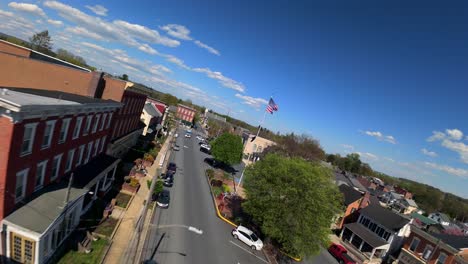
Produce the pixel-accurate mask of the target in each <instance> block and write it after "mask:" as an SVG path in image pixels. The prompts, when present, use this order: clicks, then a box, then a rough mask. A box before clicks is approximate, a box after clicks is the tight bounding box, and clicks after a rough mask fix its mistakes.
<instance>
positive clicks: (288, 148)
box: [265, 133, 325, 161]
mask: <svg viewBox="0 0 468 264" xmlns="http://www.w3.org/2000/svg"><path fill="white" fill-rule="evenodd" d="M276 143H277V145H273V146H270V147H268V148H266V149H265V154H268V153H278V154H281V155H283V156H288V157H301V158H303V159H305V160H308V161H314V160H324V159H325V151H323V149H322V147H321V146H320V144H319V142H318V141H317V140H315V139H313V138H311V137H309V136H307V135H301V136H298V135H295V134H294V133H291V134H286V135H284V136H280V137H279V138H278V139H277V141H276Z"/></svg>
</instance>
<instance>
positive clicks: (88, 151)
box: [84, 141, 93, 164]
mask: <svg viewBox="0 0 468 264" xmlns="http://www.w3.org/2000/svg"><path fill="white" fill-rule="evenodd" d="M92 149H93V142H92V141H91V142H89V143H88V149H87V150H86V159H85V162H84V163H85V164H86V163H88V161H89V158H90V157H91V150H92Z"/></svg>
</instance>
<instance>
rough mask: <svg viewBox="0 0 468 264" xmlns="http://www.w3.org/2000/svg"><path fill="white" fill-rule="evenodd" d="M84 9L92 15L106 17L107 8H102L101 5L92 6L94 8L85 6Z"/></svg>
mask: <svg viewBox="0 0 468 264" xmlns="http://www.w3.org/2000/svg"><path fill="white" fill-rule="evenodd" d="M86 8H88V9H89V10H91V11H93V13H94V14H96V15H99V16H107V11H108V10H107V8H105V7H103V6H102V5H94V6H89V5H87V6H86Z"/></svg>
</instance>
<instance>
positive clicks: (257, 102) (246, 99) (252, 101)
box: [236, 94, 268, 109]
mask: <svg viewBox="0 0 468 264" xmlns="http://www.w3.org/2000/svg"><path fill="white" fill-rule="evenodd" d="M236 97H237V98H240V99H242V103H243V104H246V105H250V106H252V107H254V108H256V109H258V108H260V107H261V106H262V105H266V104H268V101H267V100H265V99H263V98H255V97H251V96H247V95H242V94H236Z"/></svg>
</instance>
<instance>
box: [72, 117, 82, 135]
mask: <svg viewBox="0 0 468 264" xmlns="http://www.w3.org/2000/svg"><path fill="white" fill-rule="evenodd" d="M83 118H84V116H79V117H77V118H76V123H75V129H74V130H73V137H72V139H77V138H78V137H79V136H80V132H81V127H82V126H83Z"/></svg>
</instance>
